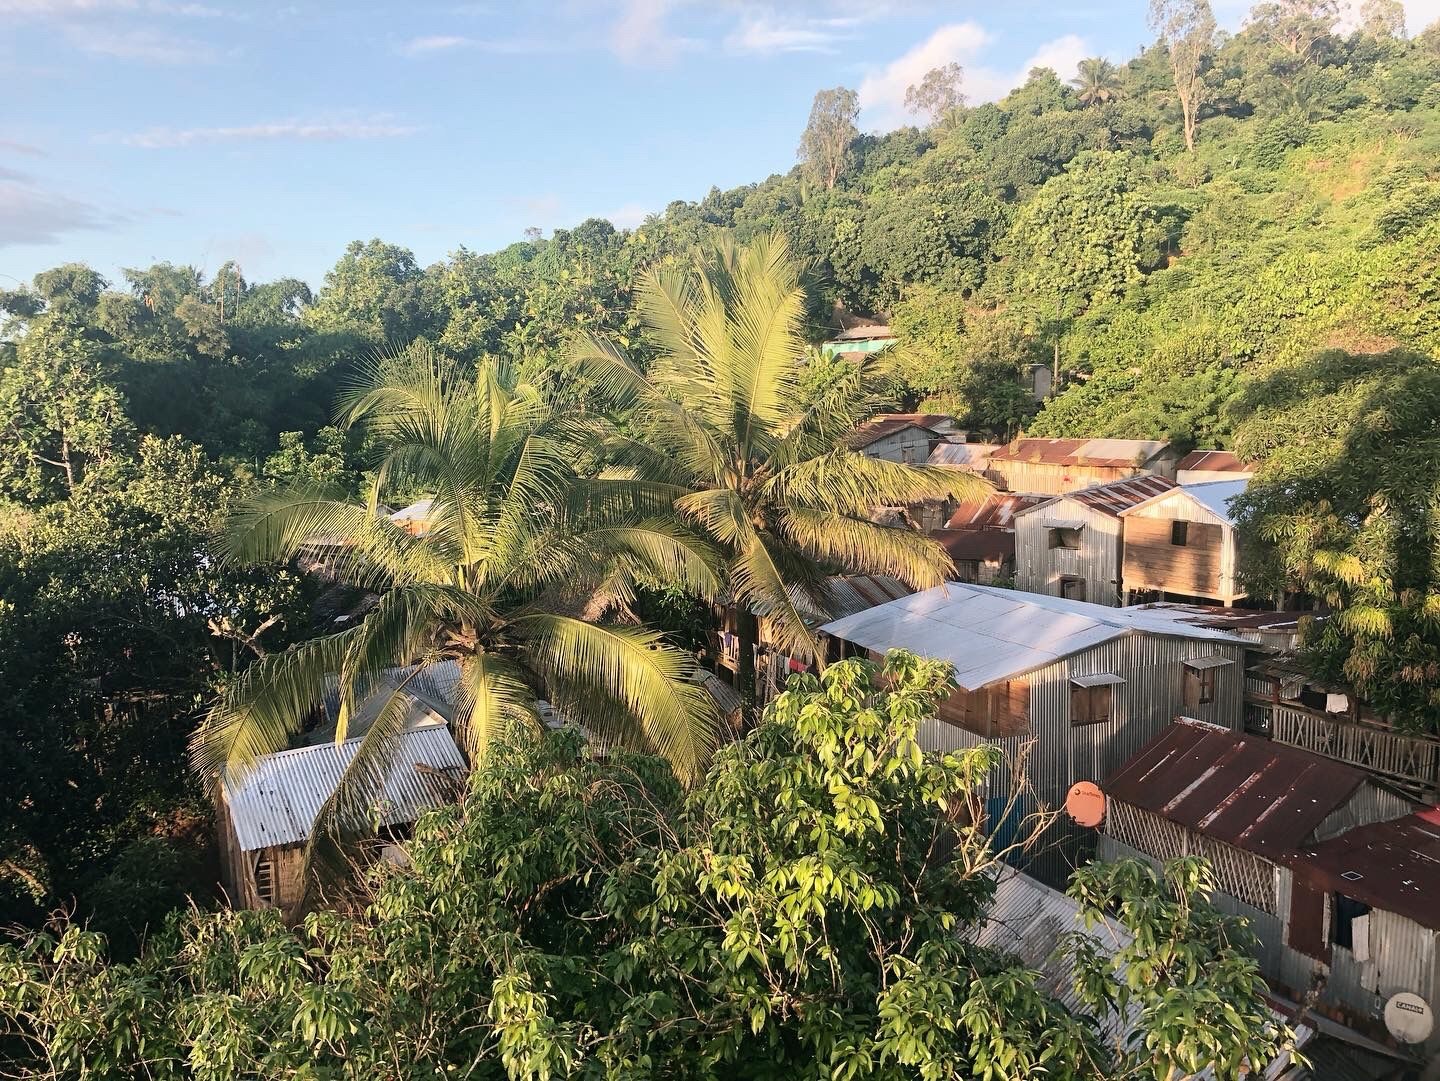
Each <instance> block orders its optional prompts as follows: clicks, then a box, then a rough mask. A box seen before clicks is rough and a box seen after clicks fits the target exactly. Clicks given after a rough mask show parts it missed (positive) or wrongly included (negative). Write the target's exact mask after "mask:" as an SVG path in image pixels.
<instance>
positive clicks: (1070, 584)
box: [1059, 576, 1085, 601]
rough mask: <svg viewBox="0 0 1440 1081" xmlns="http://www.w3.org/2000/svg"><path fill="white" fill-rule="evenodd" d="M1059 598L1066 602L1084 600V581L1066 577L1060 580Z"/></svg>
mask: <svg viewBox="0 0 1440 1081" xmlns="http://www.w3.org/2000/svg"><path fill="white" fill-rule="evenodd" d="M1059 596H1061V597H1064V598H1065V599H1066V600H1067V601H1083V600H1084V599H1085V579H1083V578H1074V577H1070V576H1066V577H1064V578H1061V579H1060V582H1059Z"/></svg>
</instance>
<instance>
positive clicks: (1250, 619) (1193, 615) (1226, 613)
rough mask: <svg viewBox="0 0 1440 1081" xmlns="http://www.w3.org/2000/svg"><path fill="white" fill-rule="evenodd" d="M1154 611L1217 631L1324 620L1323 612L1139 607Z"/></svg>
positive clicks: (1165, 603)
mask: <svg viewBox="0 0 1440 1081" xmlns="http://www.w3.org/2000/svg"><path fill="white" fill-rule="evenodd" d="M1137 607H1140V608H1147V609H1152V610H1155V611H1166V612H1173V613H1174V614H1175V615H1177V616H1179V618H1181V619H1183V620H1186V621H1187V622H1189V623H1194V624H1195V625H1196V626H1199V627H1213V628H1215V629H1216V630H1241V629H1246V630H1294V629H1295V628H1297V627H1298V626H1299V625H1300V621H1301V620H1302V619H1304V618H1306V617H1323V616H1324V615H1325V613H1324V612H1262V611H1256V610H1255V609H1252V608H1224V607H1221V606H1219V605H1216V606H1214V607H1210V606H1207V605H1203V604H1176V603H1174V602H1171V601H1155V602H1153V603H1151V604H1142V605H1138V606H1137Z"/></svg>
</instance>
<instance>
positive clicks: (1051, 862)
mask: <svg viewBox="0 0 1440 1081" xmlns="http://www.w3.org/2000/svg"><path fill="white" fill-rule="evenodd" d="M1244 652H1245V647H1244V646H1243V645H1242V644H1240V643H1238V642H1237V643H1234V644H1231V643H1227V642H1208V641H1194V640H1192V639H1185V638H1170V637H1164V636H1161V635H1147V634H1127V635H1125V636H1124V637H1121V638H1117V639H1115V640H1113V641H1110V642H1106V643H1104V644H1102V645H1099V646H1095V647H1094V648H1092V649H1088V650H1086V651H1084V652H1083V653H1078V654H1076V655H1075V656H1073V657H1069V658H1067V659H1065V660H1063V661H1058V662H1056V663H1055V664H1052V665H1049V666H1047V667H1045V668H1042V669H1039V670H1038V671H1036V672H1032V673H1031V674H1030V675H1029V676H1028V677H1027V678H1028V679H1029V681H1030V728H1029V731H1028V732H1027V733H1025V734H1023V735H1018V736H1010V737H1007V738H1004V739H997V740H995V741H994V743H995V744H996V745H997V746H998V747H1000V748H1001V750H1002V751H1004V753H1005V763H1004V764H1003V765H1002V766H1001V767H999V768H997V769H996V770H995V771H994V773H993V774H992V775H991V777H990V781H989V786H988V788H989V790H988V799H989V802H990V805H991V808H992V817H994V815H996V814H998V813H1000V812H1001V811H1003V810H1004V809H1005V808H1007V807H1010V806H1011V797H1012V792H1013V782H1012V777H1011V768H1012V765H1013V763H1015V762H1016V761H1019V760H1020V759H1021V757H1022V755H1023V756H1024V763H1025V780H1026V782H1027V783H1028V787H1027V788H1026V790H1024V791H1022V792H1020V793H1019V794H1018V796H1016V798H1015V799H1014V800H1013V810H1012V811H1011V814H1010V817H1009V819H1007V822H1006V823H1004V824H995V826H994V828H996V829H1000V830H1001V834H1002V840H1008V839H1009V838H1010V837H1011V836H1012V834H1013V831H1015V830H1016V829H1017V827H1018V824H1019V822H1020V821H1023V820H1024V819H1025V818H1026V817H1028V816H1029V815H1032V814H1034V813H1035V812H1036V811H1038V810H1040V809H1041V807H1042V806H1043V807H1046V808H1049V809H1052V810H1053V809H1058V808H1060V807H1061V806H1062V805H1063V804H1064V802H1065V794H1066V793H1067V792H1068V791H1069V790H1070V786H1071V785H1073V784H1074V783H1075V782H1076V781H1102V780H1104V779H1105V778H1106V777H1107V776H1109V775H1110V774H1111V773H1113V772H1114V771H1115V770H1117V769H1119V767H1120V766H1121V765H1122V764H1123V763H1124V762H1125V761H1126V760H1127V759H1129V758H1130V757H1131V756H1132V755H1133V754H1135V752H1136V751H1138V750H1139V749H1140V748H1141V747H1142V746H1143V745H1144V744H1145V743H1146V742H1147V741H1148V740H1150V739H1151V737H1153V736H1155V735H1156V734H1157V733H1159V732H1160V731H1161V730H1162V729H1163V728H1165V726H1166V725H1168V724H1170V722H1171V721H1172V720H1173V719H1174V718H1175V717H1176V716H1180V715H1185V716H1190V717H1195V718H1197V719H1199V720H1203V721H1211V722H1213V723H1215V724H1220V725H1223V726H1225V727H1226V728H1229V729H1231V730H1233V731H1240V730H1241V724H1242V720H1243V701H1244V686H1243V684H1244ZM1214 654H1221V655H1224V656H1227V657H1229V658H1231V661H1232V663H1231V664H1229V665H1227V666H1225V667H1224V668H1221V669H1219V670H1218V673H1217V676H1216V681H1215V689H1216V695H1215V701H1214V702H1212V703H1209V704H1207V705H1204V706H1194V707H1186V706H1185V705H1184V691H1183V685H1184V663H1183V662H1184V661H1185V660H1186V659H1188V658H1195V657H1202V656H1209V655H1214ZM1101 673H1111V674H1114V675H1117V676H1120V677H1122V678H1123V679H1124V680H1125V683H1124V684H1121V685H1118V686H1116V687H1115V691H1114V718H1113V719H1112V720H1111V721H1110V722H1109V723H1105V724H1090V725H1082V726H1080V727H1078V728H1077V727H1075V726H1073V725H1072V724H1071V723H1070V680H1071V678H1072V677H1073V676H1081V675H1099V674H1101ZM984 742H986V741H985V740H983V739H982V738H980V737H979V736H975V735H973V734H972V733H969V732H966V731H964V730H963V729H960V728H955V727H954V726H952V725H948V724H945V723H944V722H942V721H928V722H926V723H925V724H924V725H923V726H922V727H921V732H920V743H921V747H922V748H923V749H925V750H928V751H948V750H956V749H959V748H962V747H974V746H978V745H979V744H981V743H984ZM1032 742H1033V746H1029V747H1028V749H1027V745H1028V744H1031V743H1032ZM1093 840H1094V835H1093V832H1092V831H1088V830H1079V829H1078V828H1076V827H1074V826H1072V825H1071V824H1070V822H1069V821H1068V819H1067V820H1063V821H1061V822H1057V823H1056V824H1055V825H1054V826H1053V827H1052V831H1051V832H1049V833H1047V835H1046V837H1045V841H1044V845H1043V852H1044V854H1043V857H1042V859H1041V862H1039V863H1037V864H1034V865H1030V866H1028V868H1027V869H1029V870H1030V873H1031V874H1033V875H1035V877H1036V878H1039V879H1040V880H1041V881H1043V882H1045V883H1046V884H1047V885H1052V886H1054V885H1056V884H1057V882H1058V883H1059V884H1062V885H1063V882H1064V877H1065V876H1066V875H1067V873H1068V869H1069V868H1070V867H1072V866H1074V865H1075V863H1076V862H1077V861H1083V860H1084V859H1087V858H1089V855H1090V852H1091V850H1092V849H1093Z"/></svg>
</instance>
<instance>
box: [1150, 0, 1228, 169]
mask: <svg viewBox="0 0 1440 1081" xmlns="http://www.w3.org/2000/svg"><path fill="white" fill-rule="evenodd" d="M1150 29H1151V30H1153V31H1154V32H1155V33H1156V34H1157V35H1159V37H1160V40H1161V41H1162V42H1163V43H1164V44H1165V49H1166V51H1167V52H1168V54H1169V56H1170V70H1171V73H1172V75H1173V76H1174V81H1175V96H1176V97H1177V98H1178V99H1179V101H1180V116H1181V126H1182V129H1183V131H1184V133H1185V149H1186V150H1189V151H1191V152H1194V150H1195V128H1196V125H1197V124H1199V122H1200V109H1201V107H1202V106H1203V105H1204V104H1205V99H1206V94H1207V86H1206V82H1205V62H1206V59H1207V58H1208V57H1209V56H1210V54H1211V52H1212V51H1213V50H1214V48H1215V15H1214V13H1213V12H1212V11H1211V10H1210V4H1209V2H1208V0H1150Z"/></svg>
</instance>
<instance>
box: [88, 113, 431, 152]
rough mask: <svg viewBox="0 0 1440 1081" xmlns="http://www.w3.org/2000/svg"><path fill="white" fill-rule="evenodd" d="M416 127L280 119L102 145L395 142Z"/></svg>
mask: <svg viewBox="0 0 1440 1081" xmlns="http://www.w3.org/2000/svg"><path fill="white" fill-rule="evenodd" d="M418 130H419V129H418V128H415V127H412V126H410V125H405V124H397V123H395V122H393V121H391V120H389V119H387V118H385V117H375V118H372V119H368V120H332V121H309V120H280V121H276V122H273V123H268V124H243V125H237V126H234V127H214V128H168V127H158V128H149V129H147V130H145V131H140V132H134V133H132V134H129V135H111V136H105V137H103V138H102V141H104V142H118V143H122V144H124V145H125V146H138V147H142V148H144V149H146V150H158V149H166V148H170V147H179V146H194V145H195V144H197V143H231V142H263V141H269V140H301V141H315V142H335V141H337V140H342V139H394V138H399V137H401V136H405V135H413V134H414V133H415V132H416V131H418Z"/></svg>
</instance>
